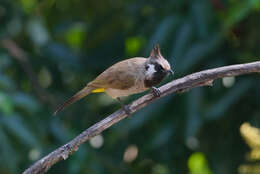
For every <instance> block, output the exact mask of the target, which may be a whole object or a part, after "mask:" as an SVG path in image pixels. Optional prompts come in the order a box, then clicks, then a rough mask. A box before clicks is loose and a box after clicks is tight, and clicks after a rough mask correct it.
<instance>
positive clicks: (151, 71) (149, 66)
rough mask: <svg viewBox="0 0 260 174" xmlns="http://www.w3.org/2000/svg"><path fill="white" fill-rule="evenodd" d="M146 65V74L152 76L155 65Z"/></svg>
mask: <svg viewBox="0 0 260 174" xmlns="http://www.w3.org/2000/svg"><path fill="white" fill-rule="evenodd" d="M147 66H148V69H147V71H146V75H147V76H148V77H152V75H153V74H154V73H155V72H156V71H155V69H154V67H155V66H154V65H153V64H147Z"/></svg>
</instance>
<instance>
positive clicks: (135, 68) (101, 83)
mask: <svg viewBox="0 0 260 174" xmlns="http://www.w3.org/2000/svg"><path fill="white" fill-rule="evenodd" d="M145 60H146V59H145V58H132V59H127V60H124V61H121V62H118V63H116V64H114V65H112V66H111V67H109V68H108V69H107V70H105V71H104V72H103V73H102V74H100V75H99V76H98V77H97V78H96V79H95V80H93V81H92V82H90V83H89V84H88V86H91V87H95V88H105V89H106V88H114V89H128V88H131V87H133V86H134V85H135V80H136V78H137V76H138V75H139V73H138V72H139V71H140V68H141V66H142V65H143V63H144V62H145Z"/></svg>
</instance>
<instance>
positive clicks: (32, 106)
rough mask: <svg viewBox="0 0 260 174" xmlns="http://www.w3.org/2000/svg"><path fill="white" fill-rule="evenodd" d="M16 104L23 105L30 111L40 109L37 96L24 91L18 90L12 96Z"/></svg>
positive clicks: (22, 106)
mask: <svg viewBox="0 0 260 174" xmlns="http://www.w3.org/2000/svg"><path fill="white" fill-rule="evenodd" d="M11 99H12V102H13V104H14V105H16V106H18V107H21V108H23V109H25V110H27V111H30V112H36V111H37V110H38V109H39V104H38V102H37V100H36V99H35V98H33V97H32V96H29V95H27V94H25V93H22V92H17V93H15V94H13V95H12V97H11Z"/></svg>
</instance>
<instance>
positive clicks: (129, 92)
mask: <svg viewBox="0 0 260 174" xmlns="http://www.w3.org/2000/svg"><path fill="white" fill-rule="evenodd" d="M147 89H148V88H145V87H132V88H129V89H124V90H123V89H112V88H108V89H106V90H105V92H106V93H107V95H109V96H111V97H112V98H114V99H115V98H117V97H124V96H129V95H132V94H137V93H140V92H143V91H145V90H147Z"/></svg>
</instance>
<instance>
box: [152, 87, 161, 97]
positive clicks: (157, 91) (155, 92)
mask: <svg viewBox="0 0 260 174" xmlns="http://www.w3.org/2000/svg"><path fill="white" fill-rule="evenodd" d="M151 92H152V93H153V95H154V97H160V96H161V91H160V90H159V89H158V88H156V87H151Z"/></svg>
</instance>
